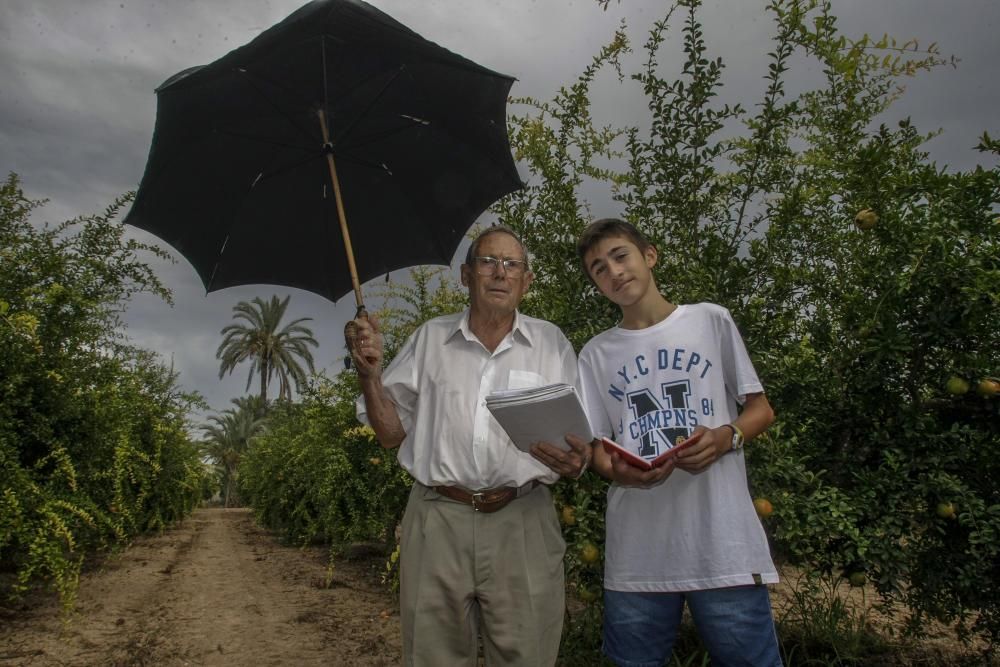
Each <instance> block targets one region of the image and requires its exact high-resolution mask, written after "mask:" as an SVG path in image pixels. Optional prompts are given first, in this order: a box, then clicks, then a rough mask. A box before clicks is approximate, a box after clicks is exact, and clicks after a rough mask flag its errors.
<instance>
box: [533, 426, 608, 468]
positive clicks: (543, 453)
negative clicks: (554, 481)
mask: <svg viewBox="0 0 1000 667" xmlns="http://www.w3.org/2000/svg"><path fill="white" fill-rule="evenodd" d="M566 443H567V444H568V445H569V446H570V450H569V451H568V452H566V451H563V450H561V449H559V448H558V447H556V446H555V445H553V444H551V443H548V442H536V443H535V444H533V445H532V446H531V455H532V456H534V457H535V458H536V459H538V460H539V461H541V462H542V463H544V464H545V465H547V466H548V467H549V468H551V469H552V470H554V471H556V472H557V473H559V474H560V475H561V476H562V477H570V478H572V479H579V478H580V476H582V475H583V473H585V472H586V471H587V467H588V466H589V465H590V459H591V457H592V456H593V450H592V449H591V447H590V443H589V442H587V441H586V440H582V439H580V438H578V437H576V436H575V435H573V434H572V433H568V434H567V435H566Z"/></svg>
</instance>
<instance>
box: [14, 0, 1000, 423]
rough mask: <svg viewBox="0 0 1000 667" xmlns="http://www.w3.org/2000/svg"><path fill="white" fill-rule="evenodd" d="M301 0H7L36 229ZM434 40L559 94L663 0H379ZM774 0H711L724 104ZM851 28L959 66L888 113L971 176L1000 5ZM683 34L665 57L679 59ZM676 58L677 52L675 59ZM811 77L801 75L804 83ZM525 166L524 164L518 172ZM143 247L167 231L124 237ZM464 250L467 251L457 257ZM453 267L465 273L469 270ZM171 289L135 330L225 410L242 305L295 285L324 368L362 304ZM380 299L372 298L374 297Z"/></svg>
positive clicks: (296, 312) (539, 93)
mask: <svg viewBox="0 0 1000 667" xmlns="http://www.w3.org/2000/svg"><path fill="white" fill-rule="evenodd" d="M300 4H302V0H239V1H237V0H170V1H169V2H168V1H167V0H0V172H2V174H0V176H5V175H6V174H7V173H8V172H11V171H14V172H17V173H18V174H19V175H20V176H21V179H22V184H23V186H24V188H25V190H26V192H27V193H28V195H29V196H31V197H34V198H46V199H49V200H50V203H49V204H48V205H47V206H46V207H45V208H44V209H42V210H41V211H40V212H39V213H38V214H37V216H36V217H35V219H34V220H35V222H37V223H38V224H41V223H42V222H45V221H53V222H55V221H61V220H64V219H67V218H70V217H73V216H75V215H78V214H83V213H93V212H97V211H100V210H103V209H104V208H105V207H106V206H107V205H108V204H109V203H110V202H111V201H112V200H113V198H114V197H115V196H117V195H119V194H122V193H124V192H126V191H128V190H132V189H135V188H136V187H137V186H138V183H139V180H140V178H141V177H142V173H143V168H144V166H145V162H146V157H147V155H148V151H149V143H150V138H151V136H152V131H153V122H154V119H155V114H156V99H155V95H154V93H153V90H154V88H155V87H156V86H158V85H159V84H160V83H162V82H163V81H164V80H165V79H166V78H168V77H169V76H170V75H172V74H174V73H175V72H177V71H179V70H181V69H184V68H187V67H190V66H193V65H200V64H205V63H208V62H210V61H212V60H214V59H216V58H218V57H220V56H222V55H224V54H225V53H227V52H228V51H230V50H232V49H233V48H236V47H237V46H240V45H242V44H244V43H246V42H248V41H250V40H251V39H252V38H253V37H255V36H256V35H257V34H258V33H260V32H261V31H262V30H264V29H266V28H267V27H269V26H270V25H272V24H274V23H276V22H278V21H280V20H281V19H283V18H284V17H285V16H287V15H288V14H289V13H291V12H292V11H294V10H295V9H296V8H297V7H298V6H299V5H300ZM371 4H374V5H375V6H376V7H378V8H379V9H381V10H382V11H385V12H387V13H388V14H390V15H392V16H393V17H394V18H396V19H397V20H399V21H401V22H402V23H404V24H406V25H408V26H409V27H411V28H412V29H414V30H415V31H417V32H418V33H420V34H421V35H423V36H424V37H426V38H428V39H430V40H432V41H435V42H437V43H438V44H441V45H442V46H445V47H446V48H448V49H450V50H452V51H455V52H457V53H460V54H462V55H465V56H466V57H469V58H471V59H472V60H475V61H477V62H479V63H481V64H483V65H485V66H487V67H490V68H492V69H495V70H498V71H500V72H504V73H506V74H510V75H512V76H514V77H516V78H517V79H518V81H517V83H515V85H514V88H513V90H512V94H513V95H516V96H534V97H538V98H543V99H547V98H550V97H551V96H552V95H554V94H555V92H556V91H557V89H558V87H559V86H560V85H563V84H566V83H570V82H572V80H573V79H574V78H575V76H576V75H577V74H578V73H579V72H580V70H582V69H583V68H584V67H585V66H586V65H587V64H588V62H589V60H590V58H591V57H592V56H593V54H594V53H596V51H597V49H598V48H599V47H600V46H601V45H602V44H605V43H606V42H608V41H609V40H610V39H611V37H612V35H613V33H614V30H615V28H616V27H617V26H618V24H619V21H620V20H621V18H623V17H624V18H626V20H627V21H628V25H629V34H630V36H631V38H632V41H633V45H634V46H635V47H636V50H637V51H638V50H640V49H639V47H641V44H642V42H643V41H644V34H645V32H646V31H647V30H648V28H649V27H650V25H651V23H652V21H654V20H656V19H658V18H661V15H662V12H663V8H664V7H665V6H666V4H667V3H666V2H665V1H664V0H621V2H620V3H616V2H615V1H614V0H612V3H611V4H610V6H609V8H608V10H607V11H602V10H601V8H600V7H599V6H598V5H597V3H596V2H595V1H594V0H419V1H415V0H372V2H371ZM765 5H766V3H765V2H764V1H763V0H707V1H706V2H705V6H704V8H703V14H702V18H703V23H704V25H705V38H706V41H707V43H708V45H709V48H710V51H711V52H712V54H714V55H718V56H721V57H722V58H723V59H724V61H725V64H726V81H727V85H726V87H725V89H724V93H723V101H724V102H728V103H735V102H741V103H743V104H744V106H749V105H752V104H753V103H754V101H755V98H756V95H757V94H758V93H759V92H760V90H761V77H762V76H763V74H764V73H765V62H766V54H767V51H768V50H769V36H770V32H771V29H772V25H773V24H772V22H771V19H770V15H769V14H767V13H766V12H765V11H764V7H765ZM833 6H834V12H835V13H836V14H837V16H838V17H839V25H840V27H841V29H842V31H843V32H844V34H846V35H848V36H849V37H860V36H861V35H862V34H863V33H868V34H871V35H882V34H883V33H889V34H891V35H893V36H895V37H897V38H899V41H900V42H902V41H905V40H907V39H909V38H916V39H918V40H919V41H920V43H921V44H924V45H926V44H929V43H931V42H936V43H937V44H938V47H939V48H940V50H941V52H942V53H943V54H946V55H954V56H956V57H957V58H959V59H960V62H959V63H958V67H957V68H955V69H952V68H950V67H949V68H940V69H938V70H936V71H934V72H931V73H929V74H924V75H921V76H920V77H918V78H916V79H914V80H912V81H911V82H910V83H909V85H908V90H907V94H906V96H905V97H904V98H903V100H902V101H901V102H899V103H898V104H897V106H896V107H894V108H893V109H892V110H891V111H890V113H889V115H888V117H887V120H890V121H891V120H895V119H898V118H900V117H903V116H911V117H912V119H913V121H914V123H915V124H916V126H917V127H918V128H919V129H921V130H924V131H930V130H936V129H941V130H942V134H941V135H940V136H939V137H937V138H935V139H934V140H933V141H932V142H931V143H930V144H929V145H928V148H929V150H930V151H931V155H932V158H933V159H934V160H935V161H937V163H938V164H939V165H940V166H945V165H947V166H948V167H949V168H952V169H968V168H970V167H971V166H973V165H975V164H978V163H979V161H980V160H981V158H980V156H979V154H978V153H976V152H975V151H973V150H972V147H973V146H974V145H975V144H976V140H977V137H978V136H980V135H981V134H982V132H983V131H988V132H990V133H991V134H992V135H994V136H997V135H1000V114H998V112H997V109H998V108H1000V88H998V87H997V86H996V85H995V83H990V82H991V81H994V82H995V80H996V71H995V70H996V64H997V62H998V56H1000V46H998V45H1000V40H998V39H997V37H996V36H997V34H998V28H1000V2H997V1H996V0H949V1H946V0H834V3H833ZM678 36H679V32H678V31H676V30H674V31H672V32H671V37H670V39H671V40H672V41H668V43H667V45H666V47H665V49H666V53H674V54H677V59H679V58H680V57H681V54H680V50H679V49H678V48H677V38H678ZM669 66H670V62H669V60H668V61H667V67H669ZM808 74H809V73H808V71H806V72H805V73H804V75H803V76H808ZM598 90H599V93H598V95H597V100H596V101H597V105H596V108H597V110H598V112H599V113H600V114H603V117H599V118H598V120H599V121H600V122H602V123H615V124H625V123H629V122H638V121H639V119H641V117H642V105H643V101H642V99H641V97H640V96H639V95H638V94H636V91H635V90H634V89H629V88H627V87H626V88H622V87H620V86H618V85H617V83H616V81H615V80H614V78H613V77H611V76H606V77H602V78H601V79H600V80H599V87H598ZM523 175H524V176H525V177H527V176H528V175H527V174H526V173H523ZM587 194H588V196H589V197H590V200H591V208H592V212H593V214H594V215H595V216H603V215H610V214H613V213H615V212H616V211H615V209H614V205H613V202H611V201H610V199H609V198H608V197H607V193H606V192H603V191H601V190H599V189H595V190H594V191H593V192H588V193H587ZM130 233H132V234H134V236H135V237H137V238H140V239H142V240H144V241H152V242H155V241H156V239H155V238H153V237H151V236H148V235H146V234H145V233H144V232H140V231H138V230H134V231H132V232H130ZM460 252H461V251H460ZM457 264H458V263H457V262H454V263H453V267H452V270H453V273H454V275H455V276H457ZM156 267H157V271H158V273H159V275H160V276H161V277H162V279H163V280H164V282H165V284H166V285H167V286H168V287H169V288H170V289H171V290H172V291H173V294H174V301H175V305H174V306H173V308H171V307H169V306H167V305H166V304H163V303H162V302H159V301H158V300H155V299H153V298H147V297H141V298H138V299H136V300H135V301H134V302H133V304H132V305H131V307H130V309H129V312H128V317H127V319H128V324H129V329H128V331H129V334H130V336H131V338H132V339H133V340H134V341H135V342H136V343H137V344H139V345H141V346H143V347H147V348H150V349H154V350H157V351H158V352H160V353H161V354H162V355H163V356H164V358H165V360H166V361H167V362H170V361H171V360H172V361H173V363H174V365H175V367H176V368H177V369H178V370H179V371H180V373H181V376H180V379H181V383H182V384H183V385H184V386H185V387H186V388H187V389H195V390H198V391H199V392H201V393H202V394H203V395H204V396H205V397H206V398H207V399H208V401H209V403H210V404H211V405H212V407H213V408H214V409H216V410H221V409H223V408H225V407H228V401H229V399H230V398H232V397H234V396H238V395H241V394H242V393H244V387H245V382H246V375H245V371H243V372H240V371H237V373H236V374H235V375H234V376H232V377H227V378H225V379H224V380H222V381H220V380H219V379H218V362H217V361H216V360H215V350H216V348H217V346H218V343H219V340H220V337H219V330H220V329H221V328H222V327H223V326H225V325H226V324H227V323H229V322H230V320H231V316H232V310H231V309H232V307H233V305H235V304H236V303H237V302H238V301H240V300H247V299H250V298H253V297H254V296H263V297H265V298H266V297H269V296H270V295H271V294H279V295H282V296H283V295H285V294H289V293H291V294H292V299H291V306H290V315H291V316H292V317H312V318H313V322H311V323H310V324H311V327H312V328H313V330H314V331H315V333H316V338H317V339H318V340H319V343H320V348H319V350H318V351H317V353H316V359H317V365H318V367H319V368H328V369H330V370H331V371H333V372H335V371H336V370H337V369H339V368H341V367H342V350H343V348H342V333H341V332H342V329H343V323H344V322H345V321H346V319H347V318H349V317H350V316H351V314H352V313H353V309H354V306H353V297H352V296H350V295H349V296H348V297H346V298H343V299H341V300H340V301H339V302H338V303H337V304H332V303H330V302H328V301H325V300H323V299H321V298H319V297H317V296H314V295H312V294H309V293H307V292H302V291H298V290H289V289H288V288H280V287H279V288H275V287H270V286H254V287H240V288H231V289H226V290H222V291H219V292H213V293H211V294H208V295H206V294H205V291H204V288H203V287H202V284H201V282H200V281H199V279H198V277H197V275H196V274H195V272H194V270H193V269H192V268H191V266H190V265H189V264H188V263H187V262H186V261H185V260H183V259H179V261H178V262H177V263H176V264H173V265H170V264H156ZM369 305H370V306H376V307H377V306H378V303H370V304H369Z"/></svg>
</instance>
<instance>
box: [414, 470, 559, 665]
mask: <svg viewBox="0 0 1000 667" xmlns="http://www.w3.org/2000/svg"><path fill="white" fill-rule="evenodd" d="M565 551H566V544H565V542H563V538H562V532H561V530H560V527H559V521H558V519H557V518H556V512H555V508H554V507H553V506H552V496H551V494H550V493H549V489H548V487H546V486H538V487H536V488H535V489H534V490H533V491H532V492H531V493H529V494H527V495H525V496H522V497H521V498H517V499H515V500H513V501H511V502H510V504H508V505H507V506H506V507H504V508H503V509H502V510H500V511H498V512H494V513H492V514H484V513H482V512H476V511H475V510H473V509H472V507H470V506H468V505H463V504H461V503H459V502H456V501H454V500H450V499H448V498H444V497H443V496H441V495H439V494H438V493H437V492H436V491H434V490H433V489H430V488H428V487H426V486H423V485H421V484H419V483H418V484H414V485H413V489H412V490H411V491H410V499H409V502H408V503H407V505H406V514H405V515H404V516H403V536H402V543H401V551H400V612H401V615H402V623H403V663H404V664H405V665H412V666H418V667H443V666H447V667H452V666H459V665H470V666H475V665H476V659H477V653H478V641H477V634H478V633H480V632H481V633H482V637H483V649H484V656H485V659H486V665H487V666H488V667H496V666H498V665H518V666H521V667H531V666H537V667H549V666H550V665H553V664H554V663H555V660H556V657H557V655H558V653H559V640H560V635H561V634H562V625H563V615H564V614H565V600H564V596H565V584H564V574H563V554H564V553H565Z"/></svg>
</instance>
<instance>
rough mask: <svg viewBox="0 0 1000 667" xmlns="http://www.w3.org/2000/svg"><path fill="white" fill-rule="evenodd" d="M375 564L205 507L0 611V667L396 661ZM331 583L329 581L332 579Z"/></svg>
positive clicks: (235, 512)
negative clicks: (66, 607) (49, 594)
mask: <svg viewBox="0 0 1000 667" xmlns="http://www.w3.org/2000/svg"><path fill="white" fill-rule="evenodd" d="M379 562H380V561H371V560H357V561H337V563H336V565H335V567H334V569H333V571H332V578H331V577H328V576H327V568H326V564H325V562H324V558H323V550H320V549H310V550H300V549H297V548H294V547H285V546H281V545H279V544H278V543H277V542H276V541H275V540H274V539H273V538H272V537H271V536H270V535H269V534H268V533H266V532H265V531H263V530H261V529H260V528H258V527H257V526H256V524H255V523H254V521H253V519H252V516H251V515H250V513H249V511H247V510H242V509H201V510H198V511H196V512H195V513H194V514H193V515H192V516H191V517H190V518H188V519H187V520H185V521H184V522H183V523H182V524H181V525H179V526H177V527H175V528H174V529H172V530H169V531H167V532H165V533H164V534H162V535H159V536H154V537H149V538H143V539H141V540H138V541H137V542H136V543H135V544H133V545H132V546H131V547H130V548H129V549H128V550H126V551H125V552H124V553H123V554H121V555H120V556H117V557H114V558H111V559H109V560H108V561H107V562H105V563H104V564H103V565H102V566H101V567H100V568H98V569H96V570H95V571H93V572H89V573H87V574H85V575H83V577H82V578H81V581H80V590H79V598H78V602H77V606H76V612H75V613H74V614H73V616H72V618H71V619H70V620H69V622H68V623H67V624H64V622H63V618H62V617H61V615H60V610H59V607H58V605H57V604H56V603H55V602H54V601H52V600H51V599H44V600H34V601H32V600H29V601H28V602H27V603H26V604H23V605H21V606H20V607H18V608H16V609H3V608H0V665H31V666H35V665H38V666H41V665H113V666H115V667H124V666H126V665H128V666H131V665H157V666H160V665H166V666H173V665H233V666H236V665H239V666H240V667H243V666H246V665H371V666H374V665H396V664H399V662H400V639H399V617H398V614H397V607H396V604H395V602H394V601H393V600H392V598H391V597H390V596H389V595H388V594H387V593H386V592H385V591H384V590H382V589H380V588H379V586H378V585H377V583H376V581H375V578H374V576H373V573H372V567H373V565H375V566H377V564H378V563H379ZM328 582H329V583H328Z"/></svg>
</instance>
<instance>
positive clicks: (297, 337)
mask: <svg viewBox="0 0 1000 667" xmlns="http://www.w3.org/2000/svg"><path fill="white" fill-rule="evenodd" d="M289 299H291V296H286V297H285V298H284V299H283V300H279V299H278V297H277V296H272V297H271V300H270V301H264V300H263V299H261V298H260V297H255V298H254V299H253V301H252V302H250V303H248V302H246V301H240V302H239V303H238V304H236V305H235V306H233V312H234V313H235V314H234V315H233V319H234V320H237V321H236V322H234V323H233V324H230V325H228V326H226V327H224V328H223V329H222V331H221V332H220V333H221V334H222V344H221V345H219V349H218V350H216V352H215V357H216V358H217V359H220V360H221V361H222V363H221V364H220V365H219V379H220V380H221V379H222V377H223V376H224V375H225V374H226V372H227V371H228V372H229V373H232V372H233V369H234V368H236V366H237V365H238V364H240V363H242V362H244V361H247V360H250V362H251V364H250V374H249V375H248V376H247V390H249V389H250V383H251V382H253V377H254V375H255V374H259V375H260V397H261V400H262V401H264V402H265V403H266V402H267V386H268V383H269V382H270V381H271V378H272V377H273V376H277V378H278V387H279V390H278V398H279V399H282V400H289V401H290V400H291V399H292V383H294V384H295V389H296V390H299V389H300V388H301V386H302V384H303V383H305V381H306V372H305V370H304V369H303V368H302V364H301V363H300V360H301V361H304V362H305V363H306V366H307V367H308V369H309V372H310V373H312V372H313V356H312V352H310V351H309V346H310V345H311V346H313V347H318V346H319V343H317V342H316V339H315V338H313V333H312V331H311V330H310V329H309V328H307V327H305V326H302V324H301V323H302V322H308V321H310V320H312V318H311V317H300V318H299V319H297V320H295V321H293V322H291V323H290V324H288V325H287V326H285V327H284V328H281V329H279V326H280V325H281V318H282V317H284V316H285V310H286V309H287V308H288V301H289Z"/></svg>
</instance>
